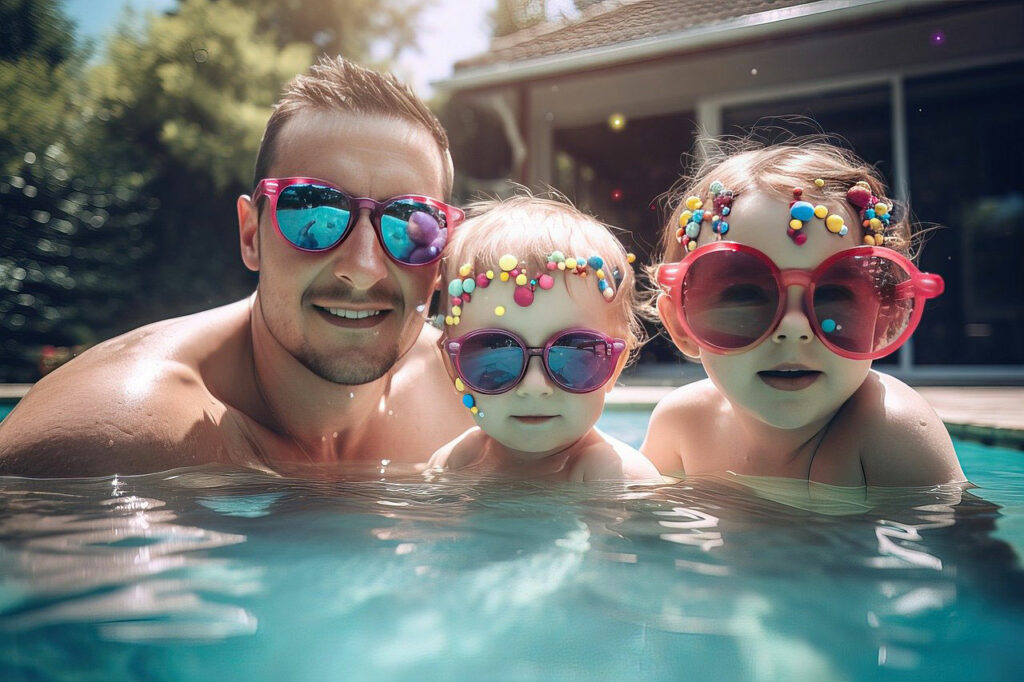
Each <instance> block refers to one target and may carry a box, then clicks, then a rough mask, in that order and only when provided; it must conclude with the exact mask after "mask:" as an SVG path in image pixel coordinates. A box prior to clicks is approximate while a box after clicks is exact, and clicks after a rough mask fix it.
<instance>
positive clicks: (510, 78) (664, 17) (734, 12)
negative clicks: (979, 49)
mask: <svg viewBox="0 0 1024 682" xmlns="http://www.w3.org/2000/svg"><path fill="white" fill-rule="evenodd" d="M946 1H947V0H810V1H809V0H603V1H601V2H596V3H594V4H592V5H590V6H589V7H587V8H586V9H584V10H583V11H582V12H580V13H579V16H578V17H575V18H572V19H565V18H560V19H556V20H549V21H545V22H542V23H540V24H537V25H535V26H531V27H528V28H525V29H522V30H520V31H517V32H515V33H512V34H510V35H507V36H501V37H498V38H494V39H493V40H492V41H491V47H490V49H489V50H488V51H487V52H485V53H483V54H480V55H477V56H475V57H470V58H468V59H464V60H462V61H459V62H457V63H456V64H455V68H454V73H453V75H452V76H451V77H450V78H448V79H446V80H442V81H439V82H437V83H435V85H436V86H437V87H438V88H440V89H443V90H449V91H457V90H466V89H474V88H480V87H491V86H495V85H499V84H501V83H509V82H514V81H521V80H528V79H531V78H538V77H544V76H551V75H555V74H558V73H569V72H578V71H583V70H587V69H592V68H599V67H604V66H611V65H617V64H624V63H628V62H631V61H637V60H643V59H650V58H657V57H661V56H665V55H668V54H679V53H681V52H684V51H687V50H694V49H700V48H706V47H710V46H714V45H719V44H725V43H730V42H737V41H740V40H744V39H752V38H765V37H769V36H773V35H778V34H780V33H782V32H786V31H807V30H814V29H815V28H820V27H823V26H827V25H834V24H836V23H840V22H846V21H857V20H860V21H868V20H876V21H877V20H882V19H883V18H884V17H886V16H893V15H899V14H901V13H904V12H907V11H910V10H918V11H920V10H922V9H923V8H926V7H928V6H932V5H941V4H942V3H943V2H946Z"/></svg>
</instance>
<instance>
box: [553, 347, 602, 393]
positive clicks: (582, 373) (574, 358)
mask: <svg viewBox="0 0 1024 682" xmlns="http://www.w3.org/2000/svg"><path fill="white" fill-rule="evenodd" d="M614 359H615V354H614V353H613V352H612V348H611V346H610V345H609V344H608V342H607V341H605V340H604V338H603V337H601V336H599V335H598V334H594V333H591V332H570V333H568V334H564V335H562V336H560V337H558V338H557V339H556V340H555V342H554V343H553V344H551V347H550V348H549V349H548V355H547V363H548V372H549V373H550V374H551V378H552V379H554V380H555V381H556V382H557V383H558V384H560V385H561V386H562V387H563V388H565V389H567V390H569V391H575V392H578V393H586V392H588V391H594V390H597V389H598V388H600V387H601V386H604V384H605V383H606V382H607V381H608V379H609V378H610V377H611V375H612V372H613V371H614V370H615V362H614Z"/></svg>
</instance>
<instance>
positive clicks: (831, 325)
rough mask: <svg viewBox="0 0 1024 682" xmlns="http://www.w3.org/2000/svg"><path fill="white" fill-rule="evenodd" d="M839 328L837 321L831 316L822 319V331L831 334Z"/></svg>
mask: <svg viewBox="0 0 1024 682" xmlns="http://www.w3.org/2000/svg"><path fill="white" fill-rule="evenodd" d="M838 328H839V325H838V324H836V321H835V320H833V319H831V318H829V319H826V320H822V321H821V331H823V332H825V333H826V334H831V333H832V332H834V331H835V330H836V329H838Z"/></svg>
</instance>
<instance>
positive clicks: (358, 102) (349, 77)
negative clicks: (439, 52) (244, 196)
mask: <svg viewBox="0 0 1024 682" xmlns="http://www.w3.org/2000/svg"><path fill="white" fill-rule="evenodd" d="M303 110H318V111H343V112H347V113H353V114H361V115H370V116H380V117H382V118H392V119H399V120H403V121H408V122H410V123H413V124H419V125H421V126H423V127H424V128H426V130H427V131H428V132H429V133H430V134H431V135H432V136H433V138H434V141H435V142H437V148H438V151H439V152H440V154H441V161H442V164H443V165H444V168H445V180H444V183H445V184H444V197H441V198H443V199H445V200H447V199H448V198H449V196H450V194H451V191H452V181H453V178H452V162H451V155H450V154H449V152H448V135H447V134H446V133H445V132H444V128H442V127H441V122H440V121H438V120H437V117H436V116H435V115H434V114H433V112H431V111H430V109H429V108H427V105H426V104H424V103H423V102H422V100H420V98H419V97H417V96H416V94H415V93H414V92H413V91H412V89H411V88H410V87H409V86H408V85H406V84H405V83H402V82H401V81H399V80H398V79H397V78H395V76H394V75H392V74H390V73H379V72H377V71H374V70H372V69H368V68H366V67H363V66H359V65H358V64H354V63H352V62H350V61H348V60H347V59H345V58H344V57H341V56H338V57H336V58H334V59H331V58H330V57H321V58H320V59H319V60H318V61H317V63H316V64H314V65H313V66H311V67H309V71H308V72H307V73H305V74H300V75H298V76H296V77H295V78H293V79H292V80H291V81H290V82H289V83H288V84H287V85H286V86H285V88H284V93H283V94H282V95H281V99H280V100H278V102H277V104H276V105H275V106H274V113H273V114H271V116H270V120H269V121H267V128H266V130H265V131H264V132H263V140H262V141H261V142H260V150H259V153H258V154H257V155H256V173H255V177H254V179H253V186H254V187H255V186H256V184H257V183H258V182H259V181H260V180H262V179H263V178H265V177H267V176H268V174H269V172H270V167H271V165H273V163H274V154H275V152H276V150H275V148H274V143H275V141H276V140H277V136H278V134H280V132H281V129H282V128H283V127H284V125H285V123H287V122H288V120H289V119H291V118H292V117H293V116H294V115H295V114H296V113H297V112H300V111H303Z"/></svg>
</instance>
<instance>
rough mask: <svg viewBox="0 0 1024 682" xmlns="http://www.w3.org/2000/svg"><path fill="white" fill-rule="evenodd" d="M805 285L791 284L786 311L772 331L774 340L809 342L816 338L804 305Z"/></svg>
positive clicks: (777, 341)
mask: <svg viewBox="0 0 1024 682" xmlns="http://www.w3.org/2000/svg"><path fill="white" fill-rule="evenodd" d="M803 293H804V290H803V287H799V286H791V287H789V289H788V291H787V294H786V311H785V313H783V315H782V319H781V320H779V326H777V327H776V328H775V331H774V333H772V341H774V342H775V343H784V342H786V341H799V342H800V343H809V342H810V341H811V339H812V338H814V331H813V330H812V329H811V322H810V320H808V319H807V313H806V311H804V306H803Z"/></svg>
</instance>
